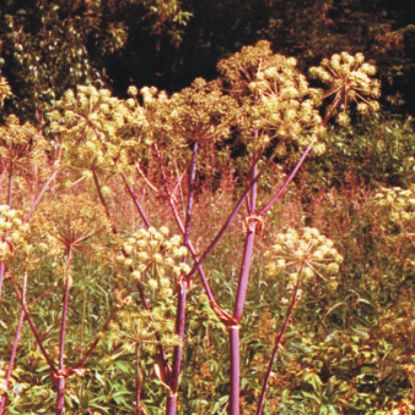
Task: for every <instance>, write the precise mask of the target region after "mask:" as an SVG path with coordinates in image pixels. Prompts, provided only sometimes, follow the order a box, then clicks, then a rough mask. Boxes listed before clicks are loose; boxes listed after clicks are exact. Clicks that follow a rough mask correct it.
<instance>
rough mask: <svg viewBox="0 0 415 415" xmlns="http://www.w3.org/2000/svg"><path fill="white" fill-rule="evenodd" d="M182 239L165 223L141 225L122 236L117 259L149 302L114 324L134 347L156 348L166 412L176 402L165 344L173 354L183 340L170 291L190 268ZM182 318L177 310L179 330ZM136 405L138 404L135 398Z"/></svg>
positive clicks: (157, 369) (172, 291) (157, 367)
mask: <svg viewBox="0 0 415 415" xmlns="http://www.w3.org/2000/svg"><path fill="white" fill-rule="evenodd" d="M182 242H183V241H182V237H181V236H179V235H173V236H170V235H169V229H168V228H167V227H166V226H162V227H160V228H158V229H157V228H154V227H149V228H147V229H146V228H142V229H140V230H138V231H137V232H134V233H133V234H131V235H129V236H127V237H126V238H125V241H124V243H123V245H122V250H123V255H120V256H119V257H118V261H119V262H120V263H121V264H122V265H123V266H124V267H126V268H127V269H128V270H129V272H130V275H131V278H132V279H133V280H134V281H135V282H136V283H138V284H140V285H143V287H145V288H146V289H147V290H146V292H147V294H148V295H149V298H150V300H151V305H152V307H151V309H150V308H147V309H144V310H140V311H138V312H137V310H133V314H132V315H133V316H134V317H135V318H133V319H131V316H130V317H129V318H125V319H123V318H122V315H120V319H118V322H119V323H118V324H119V325H120V326H121V331H122V332H124V333H125V334H124V337H126V338H127V339H129V340H130V341H131V340H133V341H134V343H135V344H136V347H140V349H144V350H145V351H147V352H150V351H151V349H150V350H149V347H148V346H149V345H151V346H152V348H158V349H159V352H160V353H159V360H158V363H157V364H156V373H157V375H158V378H159V379H160V381H161V382H162V383H163V384H164V385H165V387H166V388H167V390H168V391H169V399H168V403H167V409H166V411H167V413H170V412H169V411H173V410H175V408H176V405H177V386H178V376H177V375H176V372H175V370H176V369H175V365H174V364H175V362H177V357H176V358H174V359H173V365H172V368H171V367H170V366H169V365H168V364H167V361H166V359H167V357H166V351H165V347H169V346H173V347H174V348H175V350H174V355H175V356H176V354H177V350H178V348H179V349H180V350H181V349H182V347H183V341H184V339H183V336H184V333H183V331H180V330H179V331H178V330H177V328H176V324H175V319H172V317H173V316H174V314H175V313H174V301H175V298H174V293H175V291H176V290H178V291H180V288H179V289H178V288H177V287H181V286H182V283H183V280H184V278H185V275H186V274H187V273H188V272H189V270H190V267H189V266H188V264H186V263H185V262H184V260H183V259H184V258H185V257H186V256H187V248H186V247H185V246H183V244H182ZM183 307H184V304H183ZM130 311H131V310H130ZM179 311H180V310H179ZM124 312H127V313H128V312H129V311H124ZM184 318H185V317H184V314H183V315H181V314H180V312H179V313H177V315H176V319H177V320H181V319H183V321H182V322H180V327H183V329H182V330H184ZM153 351H156V350H153ZM176 364H177V363H176ZM137 396H139V394H137ZM136 406H137V407H139V406H140V402H138V400H137V402H136Z"/></svg>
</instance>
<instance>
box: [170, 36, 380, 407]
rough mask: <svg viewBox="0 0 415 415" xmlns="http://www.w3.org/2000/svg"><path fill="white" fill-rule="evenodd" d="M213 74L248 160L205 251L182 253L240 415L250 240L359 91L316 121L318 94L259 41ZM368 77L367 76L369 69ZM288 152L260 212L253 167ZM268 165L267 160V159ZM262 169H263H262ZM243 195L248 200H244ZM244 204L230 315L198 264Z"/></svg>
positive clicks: (256, 173) (258, 173)
mask: <svg viewBox="0 0 415 415" xmlns="http://www.w3.org/2000/svg"><path fill="white" fill-rule="evenodd" d="M334 60H336V59H334ZM365 68H366V67H365ZM218 69H219V72H220V74H221V80H222V82H223V86H224V88H225V91H227V93H228V94H229V95H230V96H231V97H232V98H233V99H234V100H235V103H236V107H235V108H234V110H235V113H236V116H235V122H234V124H233V125H234V126H235V127H236V128H237V130H238V132H239V133H240V136H241V139H242V140H243V143H244V145H245V148H246V149H247V150H248V155H249V157H250V161H249V165H250V166H251V167H250V170H249V172H250V173H249V183H248V186H247V188H246V190H245V192H244V193H243V194H242V196H241V198H240V199H239V200H238V202H237V204H236V206H235V208H234V209H233V210H232V212H231V214H230V215H229V217H228V219H227V220H226V222H225V223H224V225H223V226H222V227H221V228H220V230H219V232H218V233H217V235H216V236H215V237H214V238H213V240H212V242H211V243H210V244H208V247H207V248H206V249H205V251H204V252H203V253H202V254H201V255H198V253H197V252H196V251H195V249H194V247H193V245H192V244H191V241H190V240H189V241H188V243H187V247H188V248H189V251H190V252H191V254H192V257H193V259H194V261H195V264H194V265H193V267H192V269H191V272H190V275H192V274H193V273H194V272H195V271H196V270H198V271H199V273H200V275H201V277H202V282H203V287H204V289H205V291H206V294H207V295H208V298H209V299H210V304H211V306H212V308H213V310H214V311H215V312H216V314H217V316H218V317H219V318H220V320H221V321H222V322H223V323H224V324H225V326H226V327H227V329H228V331H229V338H230V351H231V375H230V379H231V382H230V383H231V385H230V414H231V415H239V414H240V413H241V410H240V337H239V324H240V321H241V319H242V317H243V311H244V306H245V301H246V295H247V291H248V285H249V276H250V270H251V265H252V260H253V249H254V241H255V235H256V233H258V230H259V229H260V228H261V227H262V226H263V218H264V216H265V214H266V213H267V212H269V210H270V209H271V208H272V206H273V205H274V204H275V203H276V201H277V200H279V199H280V198H281V196H282V195H283V194H284V192H285V190H286V189H287V187H288V185H289V184H290V183H291V181H292V180H293V179H294V177H295V176H296V175H297V173H298V171H299V169H300V168H301V166H302V164H303V163H304V161H305V160H306V158H307V156H308V155H309V154H310V153H311V152H312V150H314V152H316V153H317V154H321V153H322V152H324V146H323V145H320V144H319V142H318V139H319V137H321V136H322V134H324V132H325V129H326V127H327V125H328V122H329V121H330V119H331V118H333V117H335V116H337V114H338V112H339V110H341V111H343V112H346V111H348V110H349V104H350V102H351V100H352V98H350V97H349V95H348V94H349V93H350V94H351V97H353V92H356V91H359V88H360V87H361V84H360V83H354V84H352V86H353V88H354V89H353V88H346V89H345V90H344V91H343V92H342V95H341V97H343V98H345V99H338V97H337V96H335V97H334V98H333V97H332V102H331V104H330V110H329V111H328V112H327V113H326V115H325V117H324V118H322V117H321V116H320V114H319V110H318V106H319V104H320V103H321V101H322V99H323V98H324V92H323V91H320V90H317V89H315V88H312V87H311V86H310V85H309V84H308V82H307V80H306V78H305V77H304V76H303V75H302V74H301V73H300V72H299V70H298V69H297V68H296V61H295V60H294V59H292V58H287V57H284V56H281V55H275V54H274V53H273V52H272V50H271V47H270V44H269V43H268V42H265V41H261V42H259V43H258V44H257V45H255V46H247V47H244V48H242V50H241V51H240V52H238V53H236V54H234V55H232V56H231V57H229V58H227V59H224V60H222V61H221V62H220V63H219V65H218ZM370 72H372V70H371V69H370ZM352 75H353V74H349V76H348V77H346V78H347V79H350V77H351V76H352ZM373 85H374V88H375V87H376V86H378V83H377V81H376V82H374V84H373ZM366 93H367V91H366V90H363V91H360V92H359V96H358V97H359V98H360V96H363V97H365V96H366ZM368 95H369V97H370V96H376V95H377V92H376V93H374V94H372V93H371V91H369V92H368ZM329 96H330V95H329ZM346 97H347V99H346ZM326 98H327V97H326ZM373 109H376V108H373ZM290 148H291V149H292V148H294V149H297V150H300V151H302V155H301V157H300V159H299V160H298V161H297V163H296V164H295V166H294V168H293V170H292V171H291V172H290V174H289V175H288V176H287V177H286V179H285V180H284V181H283V183H282V184H281V185H280V187H279V188H278V189H277V190H276V191H275V193H273V195H272V197H271V198H270V199H269V200H268V201H267V202H265V203H264V205H263V207H261V208H259V207H258V206H257V193H258V187H257V181H258V179H259V178H260V177H261V175H262V174H263V172H264V166H263V168H262V170H260V171H258V165H259V161H260V160H261V159H262V158H264V155H265V154H269V153H270V152H271V154H272V153H274V154H275V153H276V152H277V153H285V152H286V151H287V149H290ZM269 160H272V157H271V158H269ZM267 163H269V161H268V162H267ZM267 163H265V167H266V166H267ZM165 181H166V180H165ZM167 193H168V195H169V199H170V205H171V206H172V205H173V203H172V201H171V199H172V195H171V191H170V192H169V191H167ZM248 194H249V197H247V196H248ZM244 202H246V206H247V214H246V217H245V222H246V238H245V246H244V251H243V260H242V264H241V269H240V275H239V281H238V289H237V292H236V300H235V305H234V311H233V314H230V313H228V312H227V311H226V310H224V309H223V308H222V307H220V305H218V304H217V302H216V300H215V297H214V294H213V292H212V290H211V288H210V286H209V283H208V281H207V280H206V278H205V276H204V273H203V268H202V267H201V264H202V262H203V261H204V260H205V259H206V257H207V256H208V255H209V253H210V252H211V251H212V249H213V248H214V247H215V246H216V244H217V243H218V242H219V240H220V239H221V237H222V236H223V234H224V232H225V231H226V229H227V228H228V227H229V225H230V223H231V222H232V221H233V220H234V219H235V217H236V215H237V213H238V211H239V210H240V208H241V207H242V205H243V204H244ZM172 209H173V212H174V215H175V217H176V222H177V223H178V226H179V228H180V229H181V231H182V233H183V234H185V226H184V225H183V223H182V222H181V221H180V217H179V215H178V212H177V209H176V210H175V209H174V206H172ZM333 267H334V266H333ZM307 272H310V271H307Z"/></svg>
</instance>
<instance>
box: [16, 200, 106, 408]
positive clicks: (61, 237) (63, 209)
mask: <svg viewBox="0 0 415 415" xmlns="http://www.w3.org/2000/svg"><path fill="white" fill-rule="evenodd" d="M32 227H33V237H35V238H36V241H37V243H38V249H39V250H40V251H43V255H46V256H50V257H51V258H54V259H55V261H56V264H57V271H58V272H59V271H61V272H62V273H63V284H64V292H63V299H62V315H61V323H60V332H59V346H58V349H59V356H58V364H57V365H55V363H54V362H53V359H52V357H51V356H50V354H49V353H48V352H47V350H46V348H45V346H44V345H43V341H42V340H41V337H40V336H39V333H38V330H37V328H36V325H35V323H34V321H33V318H32V317H31V315H30V311H29V310H28V308H27V307H26V306H25V305H23V304H22V305H23V307H24V310H25V313H26V317H27V319H28V321H29V324H30V327H31V329H32V331H33V334H34V335H35V338H36V342H37V345H38V346H39V348H40V349H41V351H42V354H43V356H44V358H45V360H46V362H47V363H48V365H49V368H50V370H51V372H52V379H53V380H54V381H55V382H56V387H57V401H56V414H57V415H61V414H63V413H64V412H65V385H66V379H67V377H68V376H70V375H72V374H73V373H76V371H77V370H78V365H77V364H74V365H73V366H70V365H68V364H67V363H65V341H66V332H67V319H68V310H69V305H70V291H71V287H72V285H73V283H74V277H73V261H74V255H75V253H76V252H77V251H79V250H82V253H83V254H84V255H85V254H89V255H94V256H98V257H99V258H100V259H101V261H102V260H103V258H104V257H103V253H104V251H105V250H109V252H111V247H110V246H106V244H105V243H103V240H102V239H101V240H99V242H98V241H97V240H96V239H97V237H98V236H100V237H101V238H102V237H103V236H104V237H105V235H106V236H107V237H108V235H110V234H111V224H110V223H109V221H108V219H107V218H106V215H105V212H104V211H103V208H102V206H100V205H96V203H94V202H93V201H89V200H87V199H85V197H84V195H80V196H74V195H64V196H61V197H60V198H59V199H57V200H54V202H53V203H50V204H48V205H44V206H42V208H41V209H40V210H39V211H38V212H37V214H36V216H35V218H34V222H33V225H32ZM106 255H108V252H106ZM62 259H63V263H62ZM60 263H62V267H60V266H59V264H60ZM87 353H88V352H87ZM83 360H85V357H83V358H82V359H81V361H83Z"/></svg>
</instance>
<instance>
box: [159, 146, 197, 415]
mask: <svg viewBox="0 0 415 415" xmlns="http://www.w3.org/2000/svg"><path fill="white" fill-rule="evenodd" d="M197 149H198V145H197V142H196V141H195V142H194V143H193V153H192V163H191V165H190V169H189V178H188V196H187V208H186V220H185V230H184V234H183V241H184V244H187V243H188V242H189V233H190V225H191V217H192V209H193V198H194V182H195V178H196V164H197ZM184 261H187V259H184ZM187 286H188V282H187V280H186V279H185V278H184V276H182V277H181V279H180V281H179V283H178V299H177V310H176V335H177V337H178V339H179V344H178V345H177V346H175V347H174V351H173V366H172V378H171V382H170V385H169V386H170V396H169V397H168V399H167V406H166V415H176V414H177V401H178V391H179V377H180V371H181V365H182V360H183V343H184V335H185V326H186V297H187Z"/></svg>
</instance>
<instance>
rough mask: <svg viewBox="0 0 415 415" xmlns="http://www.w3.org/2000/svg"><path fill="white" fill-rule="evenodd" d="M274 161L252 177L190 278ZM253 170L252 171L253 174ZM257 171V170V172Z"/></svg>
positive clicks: (196, 263) (196, 264) (194, 266)
mask: <svg viewBox="0 0 415 415" xmlns="http://www.w3.org/2000/svg"><path fill="white" fill-rule="evenodd" d="M271 160H272V158H269V159H268V162H267V163H266V165H265V166H264V168H263V169H262V170H261V171H260V172H259V173H258V174H256V175H251V176H252V179H251V181H250V183H249V185H248V186H247V187H246V189H245V191H244V192H243V193H242V195H241V197H240V198H239V199H238V202H237V203H236V205H235V206H234V208H233V209H232V212H231V213H230V214H229V216H228V218H227V219H226V221H225V223H224V224H223V225H222V227H221V228H220V229H219V231H218V233H217V234H216V235H215V237H214V238H213V240H212V242H211V243H210V244H209V245H208V247H207V248H206V249H205V251H204V252H203V254H202V255H201V256H200V257H199V260H198V261H196V262H195V264H194V265H193V268H192V269H191V270H190V272H189V276H191V275H192V274H193V273H194V272H195V271H196V269H197V268H198V266H199V265H201V264H202V263H203V261H204V260H205V259H206V258H207V256H208V255H209V254H210V253H211V251H212V250H213V248H215V246H216V245H217V243H218V242H219V241H220V240H221V238H222V236H223V234H224V233H225V232H226V230H227V229H228V228H229V225H230V224H231V223H232V222H233V220H234V219H235V218H236V215H237V214H238V212H239V210H240V209H241V207H242V205H243V204H244V201H245V199H246V196H247V195H248V194H249V193H250V192H251V191H252V188H253V187H254V186H255V185H256V184H257V182H258V180H259V179H260V177H261V176H262V175H263V174H264V172H265V170H266V167H267V165H268V163H269V162H270V161H271ZM257 161H258V159H256V160H255V161H254V164H256V163H257ZM252 171H253V169H252V170H251V172H252ZM255 171H256V170H255Z"/></svg>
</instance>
